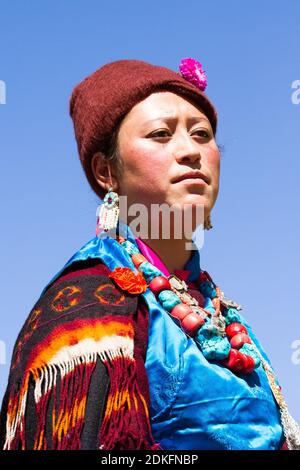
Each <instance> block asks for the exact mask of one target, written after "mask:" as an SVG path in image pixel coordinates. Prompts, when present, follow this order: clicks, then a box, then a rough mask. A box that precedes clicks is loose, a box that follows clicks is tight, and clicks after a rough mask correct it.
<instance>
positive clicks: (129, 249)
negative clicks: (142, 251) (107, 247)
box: [122, 240, 139, 255]
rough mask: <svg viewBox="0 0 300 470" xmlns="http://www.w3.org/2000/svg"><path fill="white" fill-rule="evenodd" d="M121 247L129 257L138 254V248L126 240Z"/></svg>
mask: <svg viewBox="0 0 300 470" xmlns="http://www.w3.org/2000/svg"><path fill="white" fill-rule="evenodd" d="M122 247H123V248H125V250H126V251H127V253H129V254H130V255H134V254H137V253H139V249H138V247H137V246H135V245H134V244H133V243H131V242H130V241H128V240H126V241H125V242H124V243H122Z"/></svg>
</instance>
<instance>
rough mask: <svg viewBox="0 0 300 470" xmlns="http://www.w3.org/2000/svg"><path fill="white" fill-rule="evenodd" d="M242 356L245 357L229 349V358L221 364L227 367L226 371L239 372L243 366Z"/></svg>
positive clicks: (235, 350)
mask: <svg viewBox="0 0 300 470" xmlns="http://www.w3.org/2000/svg"><path fill="white" fill-rule="evenodd" d="M244 356H245V355H244V354H242V353H240V352H239V351H238V350H237V349H230V352H229V356H228V357H227V359H225V361H223V364H224V366H225V367H228V369H230V370H232V371H234V372H239V371H241V370H242V369H243V368H244V365H245V361H244Z"/></svg>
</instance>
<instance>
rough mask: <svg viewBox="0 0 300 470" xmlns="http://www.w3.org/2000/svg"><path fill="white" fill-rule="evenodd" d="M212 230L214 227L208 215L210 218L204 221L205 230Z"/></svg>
mask: <svg viewBox="0 0 300 470" xmlns="http://www.w3.org/2000/svg"><path fill="white" fill-rule="evenodd" d="M211 228H213V226H212V224H211V220H210V214H208V216H207V217H206V219H205V221H204V229H205V230H210V229H211Z"/></svg>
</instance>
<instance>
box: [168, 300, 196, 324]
mask: <svg viewBox="0 0 300 470" xmlns="http://www.w3.org/2000/svg"><path fill="white" fill-rule="evenodd" d="M170 313H171V315H172V317H175V318H177V319H178V320H180V321H182V320H183V319H184V318H185V317H186V316H187V315H189V314H191V313H195V312H194V310H192V309H191V307H190V306H189V305H187V304H184V303H181V304H177V305H175V307H174V308H173V309H172V310H171V312H170Z"/></svg>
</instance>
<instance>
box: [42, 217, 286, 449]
mask: <svg viewBox="0 0 300 470" xmlns="http://www.w3.org/2000/svg"><path fill="white" fill-rule="evenodd" d="M123 230H124V226H123ZM126 230H127V231H126V238H128V239H129V240H130V241H131V242H132V243H134V244H135V245H137V243H136V240H135V237H134V235H133V233H132V232H131V229H130V228H129V227H128V226H126ZM122 235H123V236H124V235H125V232H124V231H123V233H122ZM87 258H99V259H101V260H102V261H103V262H104V263H105V264H106V265H107V266H108V268H109V269H110V270H114V269H115V268H116V267H118V266H127V267H130V268H131V269H132V270H133V271H134V272H137V269H136V268H135V266H134V265H133V263H132V261H131V258H130V256H129V255H128V253H127V252H126V251H125V250H124V249H123V248H121V246H120V244H119V243H118V242H117V241H116V240H114V239H113V238H111V237H108V236H107V235H106V234H105V232H104V233H101V234H100V235H99V236H98V237H95V238H93V239H92V240H91V241H89V242H88V243H87V244H86V245H84V246H83V247H82V248H81V249H80V250H79V251H78V252H77V253H76V254H75V255H74V256H73V257H72V258H71V259H70V260H69V261H68V262H67V263H66V265H65V266H64V268H63V269H62V270H61V271H60V272H59V273H57V274H56V276H55V277H54V278H53V279H52V280H51V283H52V282H53V281H54V280H55V279H56V278H57V277H58V276H59V274H60V273H61V272H62V271H63V270H64V269H65V268H66V267H67V266H70V265H71V264H72V263H73V262H75V261H80V260H86V259H87ZM185 269H186V270H190V276H189V278H188V281H195V280H197V279H198V276H199V272H200V263H199V252H198V251H194V253H193V256H192V257H191V259H190V260H189V262H188V263H187V265H186V266H185ZM45 289H46V288H45ZM141 295H143V297H144V299H145V301H146V303H147V305H148V309H149V338H148V349H147V356H146V364H145V366H146V370H147V375H148V380H149V388H150V403H151V409H150V416H151V427H152V432H153V435H154V438H155V440H156V442H159V443H160V445H161V447H162V448H163V449H167V450H176V449H177V450H196V449H213V450H218V449H220V450H221V449H237V450H239V449H269V450H272V449H279V448H281V446H282V444H283V441H284V436H283V431H282V427H281V424H280V415H279V410H278V407H277V405H276V403H275V402H274V399H273V395H272V392H271V389H270V387H269V384H268V380H267V377H266V374H265V372H264V370H263V368H262V366H261V365H260V366H259V367H258V368H257V369H255V371H253V372H252V373H251V374H250V375H236V374H234V373H232V372H231V371H230V370H229V369H227V368H225V367H223V366H221V365H218V364H217V363H212V362H208V361H207V360H206V359H205V357H204V356H203V354H202V353H201V351H200V350H199V348H198V346H197V345H196V343H195V342H194V340H193V339H192V338H190V337H187V336H186V334H185V333H184V332H183V331H182V330H181V328H180V327H179V326H178V325H177V324H176V323H175V321H174V320H173V319H172V318H171V317H170V316H169V315H168V313H167V312H166V311H165V310H164V309H163V308H162V307H161V305H160V304H159V302H157V300H156V298H155V296H154V294H153V293H152V292H151V291H150V289H149V288H148V289H147V290H146V292H144V293H143V294H141ZM206 302H207V303H206V305H205V307H206V308H208V309H210V307H211V304H210V300H209V299H207V301H206ZM242 323H243V324H244V325H245V326H246V328H247V330H248V334H249V336H250V337H251V339H252V341H253V342H254V343H255V344H256V345H257V347H258V348H259V350H260V352H261V354H262V356H263V357H264V358H265V359H266V360H267V361H268V363H270V361H269V359H268V357H267V356H266V353H265V351H264V350H263V348H262V347H261V345H260V343H259V341H258V340H257V338H256V336H255V335H254V333H253V332H252V329H251V328H250V326H249V325H248V324H247V323H246V321H245V320H244V318H242Z"/></svg>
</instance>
